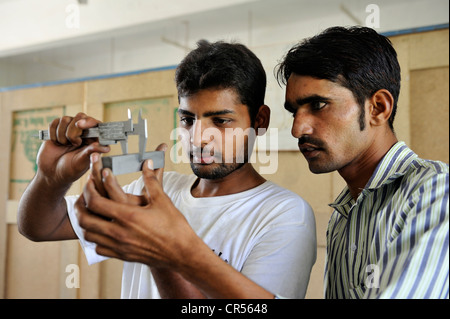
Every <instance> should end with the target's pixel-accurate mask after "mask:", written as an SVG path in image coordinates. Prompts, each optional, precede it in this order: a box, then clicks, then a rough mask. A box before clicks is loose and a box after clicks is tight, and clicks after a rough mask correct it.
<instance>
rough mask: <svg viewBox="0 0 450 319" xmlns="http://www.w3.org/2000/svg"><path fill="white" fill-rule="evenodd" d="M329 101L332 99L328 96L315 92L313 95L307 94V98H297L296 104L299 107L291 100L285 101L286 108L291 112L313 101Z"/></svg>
mask: <svg viewBox="0 0 450 319" xmlns="http://www.w3.org/2000/svg"><path fill="white" fill-rule="evenodd" d="M329 101H331V99H330V98H328V97H325V96H321V95H317V94H314V95H311V96H307V97H305V98H299V99H297V100H295V105H296V106H297V107H295V106H294V105H292V104H291V103H290V102H289V101H286V102H284V108H285V109H286V110H287V111H289V112H294V111H295V110H296V109H297V108H298V107H300V106H302V105H305V104H309V103H312V102H329Z"/></svg>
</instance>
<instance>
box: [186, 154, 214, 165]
mask: <svg viewBox="0 0 450 319" xmlns="http://www.w3.org/2000/svg"><path fill="white" fill-rule="evenodd" d="M215 161H216V157H215V156H213V155H208V154H204V153H191V163H194V164H202V165H208V164H212V163H214V162H215Z"/></svg>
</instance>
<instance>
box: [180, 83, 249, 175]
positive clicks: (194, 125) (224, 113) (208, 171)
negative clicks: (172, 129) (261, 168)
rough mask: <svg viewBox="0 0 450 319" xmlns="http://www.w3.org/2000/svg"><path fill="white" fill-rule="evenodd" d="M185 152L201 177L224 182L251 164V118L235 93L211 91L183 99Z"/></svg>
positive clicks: (182, 136)
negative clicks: (246, 164) (247, 164)
mask: <svg viewBox="0 0 450 319" xmlns="http://www.w3.org/2000/svg"><path fill="white" fill-rule="evenodd" d="M178 115H179V119H180V122H179V127H180V128H181V140H182V145H183V150H184V152H185V153H186V154H187V155H188V156H189V158H190V163H191V168H192V170H193V172H194V174H196V175H197V176H198V177H200V178H206V179H220V178H223V177H225V176H227V175H229V174H231V173H232V172H234V171H235V170H237V169H239V168H240V167H242V166H243V165H244V164H245V163H246V162H248V154H250V153H251V152H250V151H249V150H248V145H249V144H250V145H253V143H249V136H248V134H247V133H248V132H249V131H251V129H250V124H251V121H250V115H249V111H248V108H247V106H246V105H243V104H241V103H240V102H239V98H238V96H237V94H236V93H235V92H234V91H233V90H231V89H208V90H201V91H199V92H198V93H196V94H194V95H192V96H188V97H181V98H180V106H179V109H178Z"/></svg>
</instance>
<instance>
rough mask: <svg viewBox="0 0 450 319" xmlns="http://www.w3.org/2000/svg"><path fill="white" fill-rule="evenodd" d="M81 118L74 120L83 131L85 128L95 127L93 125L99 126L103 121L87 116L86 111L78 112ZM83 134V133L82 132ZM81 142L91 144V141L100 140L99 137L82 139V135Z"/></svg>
mask: <svg viewBox="0 0 450 319" xmlns="http://www.w3.org/2000/svg"><path fill="white" fill-rule="evenodd" d="M78 115H79V116H80V117H79V120H78V119H77V120H76V121H74V123H75V126H76V127H77V128H78V129H79V130H80V131H81V132H83V131H84V130H87V129H90V128H93V127H97V126H98V124H99V123H101V121H99V120H97V119H94V118H93V117H90V116H87V115H85V114H84V113H79V114H78ZM81 134H82V133H81ZM79 141H80V143H84V144H90V143H94V142H97V141H98V138H85V139H81V137H80V140H79Z"/></svg>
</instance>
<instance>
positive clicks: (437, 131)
mask: <svg viewBox="0 0 450 319" xmlns="http://www.w3.org/2000/svg"><path fill="white" fill-rule="evenodd" d="M448 78H449V74H448V67H445V68H435V69H425V70H417V71H413V72H411V147H412V148H413V150H414V151H415V152H416V153H417V154H418V155H419V156H421V157H422V158H427V159H433V160H440V161H443V162H446V163H448V162H449V124H448V122H449V106H448V105H449V98H448V96H449V94H448V87H449V81H448Z"/></svg>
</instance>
